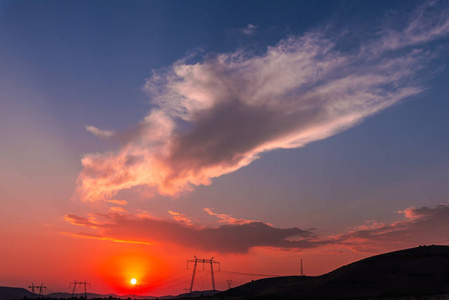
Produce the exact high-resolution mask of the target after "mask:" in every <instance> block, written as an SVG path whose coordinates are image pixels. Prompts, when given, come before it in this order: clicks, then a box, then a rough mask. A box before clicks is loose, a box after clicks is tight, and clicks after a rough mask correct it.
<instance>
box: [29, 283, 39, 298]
mask: <svg viewBox="0 0 449 300" xmlns="http://www.w3.org/2000/svg"><path fill="white" fill-rule="evenodd" d="M28 288H29V289H31V296H33V297H34V296H36V292H35V290H34V289H35V288H37V286H36V285H34V282H32V283H31V285H30V286H28Z"/></svg>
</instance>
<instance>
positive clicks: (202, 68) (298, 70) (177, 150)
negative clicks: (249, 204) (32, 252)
mask: <svg viewBox="0 0 449 300" xmlns="http://www.w3.org/2000/svg"><path fill="white" fill-rule="evenodd" d="M434 3H436V2H428V3H427V4H426V5H423V6H421V7H419V8H418V9H417V10H416V11H415V13H414V15H413V16H416V17H413V16H411V17H410V18H409V20H408V22H407V23H405V24H393V25H394V26H393V25H392V24H391V23H388V24H390V27H388V28H386V27H384V28H383V30H382V31H381V32H379V33H378V35H377V38H376V39H375V40H373V39H372V38H371V39H369V40H366V41H365V42H361V44H360V45H358V46H357V47H354V48H351V49H346V46H347V45H345V44H344V43H342V42H340V40H339V39H336V38H335V36H336V35H335V34H334V32H329V31H327V29H322V30H315V31H313V32H307V33H305V34H303V35H301V36H290V37H288V38H286V39H284V40H282V41H280V42H279V43H278V44H277V45H275V46H272V47H268V48H267V51H266V52H265V53H264V54H261V55H252V54H250V53H247V52H246V51H244V50H239V51H236V52H233V53H224V54H218V55H215V56H214V57H212V58H211V57H210V56H206V57H207V58H205V59H204V60H203V61H201V62H198V63H194V64H188V63H187V62H186V60H180V61H178V62H177V63H175V64H174V65H172V66H171V67H170V68H168V69H165V70H164V71H160V72H155V73H154V75H153V77H151V78H149V79H147V81H146V85H145V90H146V91H147V92H148V93H150V94H151V95H152V99H153V101H154V103H155V104H156V105H157V106H158V107H159V108H156V109H153V110H151V111H150V112H149V114H148V116H147V117H146V118H145V119H144V120H143V121H141V122H140V123H139V126H138V130H135V131H133V132H132V134H131V133H130V134H128V135H126V134H122V135H121V137H122V138H123V140H126V142H125V143H123V146H122V147H121V149H120V150H119V151H114V152H107V153H96V154H88V155H85V156H84V158H83V159H82V164H83V167H84V169H83V171H82V172H81V174H80V176H79V178H78V193H79V195H80V197H81V199H83V200H84V201H104V200H108V199H110V198H112V197H114V195H115V194H117V192H118V191H120V190H122V189H128V188H132V187H136V186H146V187H148V188H150V189H152V190H155V191H157V192H159V193H161V194H164V195H176V194H178V193H179V192H182V191H185V190H189V189H192V188H193V187H194V186H196V185H207V184H210V183H211V179H212V178H215V177H219V176H221V175H223V174H227V173H230V172H233V171H235V170H238V169H240V168H242V167H244V166H246V165H248V164H250V163H251V162H252V161H254V160H255V159H258V158H259V157H260V155H261V154H262V153H263V152H266V151H270V150H273V149H280V148H284V149H285V148H296V147H302V146H304V145H306V144H308V143H311V142H313V141H317V140H321V139H325V138H327V137H329V136H332V135H335V134H337V133H339V132H341V131H343V130H346V129H348V128H350V127H352V126H354V125H356V124H358V123H359V122H361V121H363V120H364V119H365V118H367V117H368V116H371V115H373V114H375V113H377V112H379V111H381V110H383V109H385V108H387V107H390V106H391V105H393V104H395V103H397V102H398V101H400V100H402V99H404V98H407V97H410V96H413V95H416V94H418V93H420V92H421V91H423V89H424V87H423V82H422V79H421V78H420V73H419V72H420V71H421V70H423V68H425V67H426V65H428V63H429V61H430V60H431V59H432V58H433V57H434V56H435V51H436V50H435V51H432V50H431V48H426V49H423V47H422V46H424V45H426V46H427V44H428V43H429V42H431V41H434V40H436V39H437V38H440V37H442V36H445V35H446V34H447V33H448V26H449V25H448V23H449V21H448V20H449V18H445V15H446V14H447V11H448V9H447V7H446V6H445V7H442V5H443V4H444V3H443V4H441V3H436V4H434ZM444 5H445V4H444ZM429 11H431V12H429ZM423 28H425V30H423ZM425 32H427V34H424V33H425ZM361 39H362V41H363V37H361ZM342 49H345V50H342ZM91 132H96V134H97V135H99V136H107V135H108V134H109V132H108V131H101V130H98V129H95V130H94V129H93V128H91ZM125 136H126V137H125Z"/></svg>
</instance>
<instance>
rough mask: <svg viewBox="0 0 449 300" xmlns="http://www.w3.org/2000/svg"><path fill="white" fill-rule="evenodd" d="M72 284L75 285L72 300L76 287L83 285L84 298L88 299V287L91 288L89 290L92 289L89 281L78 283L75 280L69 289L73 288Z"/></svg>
mask: <svg viewBox="0 0 449 300" xmlns="http://www.w3.org/2000/svg"><path fill="white" fill-rule="evenodd" d="M72 284H73V290H72V298H73V296H74V295H75V289H76V285H79V286H83V285H84V298H85V299H87V289H86V286H89V288H90V283H89V282H87V281H84V282H83V281H76V280H74V281H73V282H70V285H69V288H70V287H71V286H72Z"/></svg>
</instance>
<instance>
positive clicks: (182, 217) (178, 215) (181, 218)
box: [168, 210, 192, 225]
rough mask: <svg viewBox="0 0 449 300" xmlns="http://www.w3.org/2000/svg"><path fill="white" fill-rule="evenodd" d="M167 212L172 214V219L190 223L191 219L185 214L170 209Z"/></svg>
mask: <svg viewBox="0 0 449 300" xmlns="http://www.w3.org/2000/svg"><path fill="white" fill-rule="evenodd" d="M168 212H169V214H171V215H172V216H173V219H175V220H176V221H178V222H180V223H183V224H186V225H192V221H191V220H190V219H189V218H188V217H187V216H186V215H184V214H181V213H178V212H174V211H171V210H169V211H168Z"/></svg>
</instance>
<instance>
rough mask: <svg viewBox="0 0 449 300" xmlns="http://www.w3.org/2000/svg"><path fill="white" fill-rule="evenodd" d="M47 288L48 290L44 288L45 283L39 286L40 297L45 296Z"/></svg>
mask: <svg viewBox="0 0 449 300" xmlns="http://www.w3.org/2000/svg"><path fill="white" fill-rule="evenodd" d="M46 288H47V287H46V286H44V283H43V282H42V284H41V285H40V286H39V296H44V290H45V289H46Z"/></svg>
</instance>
